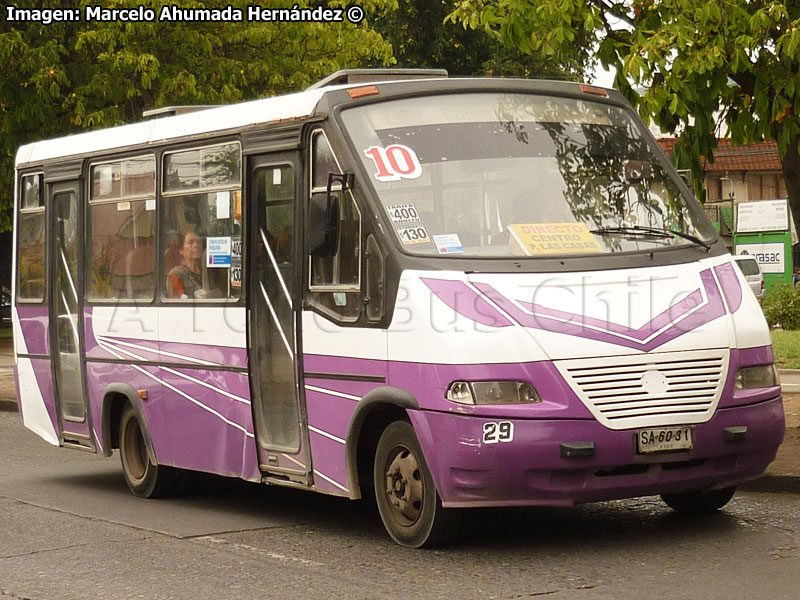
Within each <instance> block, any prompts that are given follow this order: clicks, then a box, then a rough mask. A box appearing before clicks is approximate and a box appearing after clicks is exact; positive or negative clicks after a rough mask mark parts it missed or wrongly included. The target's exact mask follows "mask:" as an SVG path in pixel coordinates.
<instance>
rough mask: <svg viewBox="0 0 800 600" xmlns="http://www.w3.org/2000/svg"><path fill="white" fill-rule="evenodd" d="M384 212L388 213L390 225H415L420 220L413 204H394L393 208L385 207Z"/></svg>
mask: <svg viewBox="0 0 800 600" xmlns="http://www.w3.org/2000/svg"><path fill="white" fill-rule="evenodd" d="M386 212H387V213H389V218H390V219H392V223H402V224H406V223H416V222H417V221H421V220H422V219H421V218H420V216H419V212H417V207H416V206H414V205H413V204H395V205H393V206H387V207H386Z"/></svg>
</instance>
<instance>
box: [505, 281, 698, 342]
mask: <svg viewBox="0 0 800 600" xmlns="http://www.w3.org/2000/svg"><path fill="white" fill-rule="evenodd" d="M702 302H703V294H702V292H701V291H700V290H695V291H693V292H692V293H691V294H689V295H688V296H687V297H686V298H684V299H683V300H681V301H680V302H678V303H676V304H673V305H672V306H670V307H669V308H668V309H667V310H665V311H664V312H662V313H661V314H659V315H658V316H657V317H655V318H654V319H653V320H652V321H650V322H649V323H645V324H644V325H642V326H641V327H640V328H639V329H631V328H630V327H626V326H625V325H619V324H618V323H612V322H610V321H603V320H602V319H596V318H594V317H587V316H584V315H577V314H574V313H568V312H564V311H560V310H555V309H552V308H547V307H545V306H542V305H541V304H531V303H530V302H524V301H521V300H520V301H519V303H520V305H521V306H522V307H523V308H525V310H527V311H528V312H531V313H533V314H534V318H535V317H536V314H542V315H545V316H550V317H555V318H557V319H559V320H564V321H568V322H570V321H574V320H576V319H577V320H579V321H580V324H581V325H582V326H584V327H586V326H589V327H594V328H597V329H604V330H607V331H610V332H612V333H618V334H620V335H624V336H627V337H632V338H634V339H637V340H639V341H643V340H645V339H647V338H649V337H650V336H651V335H653V334H654V333H656V332H657V331H659V330H660V329H662V328H664V327H666V326H667V325H669V324H670V323H673V322H675V321H677V320H678V319H680V318H681V317H683V316H684V315H686V314H687V313H688V312H690V311H691V310H693V309H694V308H696V307H697V306H699V305H700V304H701V303H702Z"/></svg>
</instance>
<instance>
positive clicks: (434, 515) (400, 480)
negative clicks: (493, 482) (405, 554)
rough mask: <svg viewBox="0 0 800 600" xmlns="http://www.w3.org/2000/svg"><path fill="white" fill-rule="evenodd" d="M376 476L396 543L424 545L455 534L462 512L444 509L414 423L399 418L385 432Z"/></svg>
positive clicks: (382, 506) (379, 498) (384, 517)
mask: <svg viewBox="0 0 800 600" xmlns="http://www.w3.org/2000/svg"><path fill="white" fill-rule="evenodd" d="M373 479H374V484H375V499H376V502H377V505H378V511H379V512H380V515H381V520H382V521H383V524H384V527H386V531H388V532H389V535H390V536H391V537H392V539H393V540H394V541H395V542H397V543H398V544H400V545H401V546H406V547H409V548H421V547H423V546H428V547H430V546H435V545H439V544H442V543H445V542H446V541H448V540H450V539H451V538H452V537H453V535H454V534H455V532H456V530H457V528H458V514H456V513H455V512H454V511H453V510H446V509H444V508H442V503H441V500H440V498H439V494H438V493H437V492H436V487H435V486H434V484H433V477H431V474H430V471H429V470H428V465H427V464H426V463H425V457H424V456H423V455H422V449H421V448H420V445H419V442H418V441H417V436H416V434H415V433H414V428H413V427H412V426H411V424H410V423H408V422H406V421H396V422H394V423H392V424H391V425H389V426H388V427H387V428H386V430H385V431H384V432H383V434H382V435H381V438H380V440H379V441H378V447H377V450H376V451H375V465H374V478H373Z"/></svg>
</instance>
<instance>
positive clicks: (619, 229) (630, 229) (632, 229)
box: [591, 225, 711, 251]
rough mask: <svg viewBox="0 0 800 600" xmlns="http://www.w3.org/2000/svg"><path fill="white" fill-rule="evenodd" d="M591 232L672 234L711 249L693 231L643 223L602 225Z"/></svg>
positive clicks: (644, 234)
mask: <svg viewBox="0 0 800 600" xmlns="http://www.w3.org/2000/svg"><path fill="white" fill-rule="evenodd" d="M591 233H598V234H600V235H604V234H611V235H616V234H619V235H630V236H635V235H638V236H642V237H658V238H668V237H670V236H677V237H680V238H683V239H685V240H689V241H690V242H692V243H694V244H697V245H698V246H702V247H703V248H705V249H706V250H707V251H708V250H711V244H709V243H708V242H704V241H703V240H701V239H700V238H699V237H697V236H696V235H692V234H691V233H686V232H684V231H673V230H672V229H666V228H663V227H642V226H641V225H628V226H615V227H600V228H598V229H592V230H591Z"/></svg>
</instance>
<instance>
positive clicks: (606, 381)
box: [556, 348, 729, 429]
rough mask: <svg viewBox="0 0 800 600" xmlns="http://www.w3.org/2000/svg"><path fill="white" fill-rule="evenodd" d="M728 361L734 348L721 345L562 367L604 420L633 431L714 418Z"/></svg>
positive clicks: (576, 362) (580, 361)
mask: <svg viewBox="0 0 800 600" xmlns="http://www.w3.org/2000/svg"><path fill="white" fill-rule="evenodd" d="M728 360H729V350H728V349H723V348H717V349H712V350H694V351H689V352H663V353H657V354H648V355H644V356H642V355H635V356H613V357H603V358H596V359H576V360H563V361H557V362H556V366H557V368H558V369H559V372H561V374H562V375H563V376H564V378H565V379H566V380H567V382H568V383H569V384H570V386H571V387H572V389H573V390H574V391H575V392H576V394H577V395H578V397H579V398H580V399H581V400H582V401H583V403H584V404H585V405H586V407H587V408H588V409H589V410H590V411H591V413H592V414H593V415H594V416H595V417H596V418H597V419H598V420H599V421H600V422H601V423H603V424H604V425H606V426H607V427H610V428H612V429H629V428H635V427H650V426H659V425H678V424H687V423H702V422H705V421H707V420H709V419H710V418H711V417H712V415H713V414H714V411H715V410H716V407H717V404H718V403H719V398H720V395H721V394H722V388H723V386H724V385H725V380H726V377H727V371H728ZM648 373H652V374H650V375H648Z"/></svg>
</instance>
